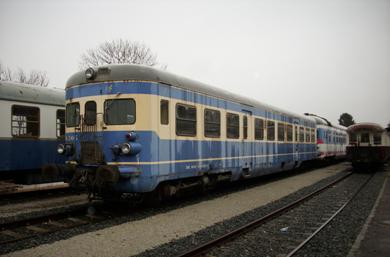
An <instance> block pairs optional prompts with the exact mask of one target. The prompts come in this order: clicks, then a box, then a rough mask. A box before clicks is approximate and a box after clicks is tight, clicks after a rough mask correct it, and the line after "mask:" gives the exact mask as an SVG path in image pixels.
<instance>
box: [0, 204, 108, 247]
mask: <svg viewBox="0 0 390 257" xmlns="http://www.w3.org/2000/svg"><path fill="white" fill-rule="evenodd" d="M108 217H112V213H107V212H100V213H99V215H98V216H96V215H88V214H87V212H86V206H85V207H79V208H76V209H73V210H69V211H64V212H60V213H55V214H48V215H44V216H41V217H33V218H27V219H23V220H17V221H11V222H7V223H3V224H1V225H0V245H6V244H10V243H15V242H18V241H21V240H25V239H30V238H34V237H38V236H41V235H44V234H49V233H54V232H58V231H62V230H66V229H70V228H75V227H80V226H83V225H87V224H91V223H94V222H99V221H102V220H105V219H107V218H108Z"/></svg>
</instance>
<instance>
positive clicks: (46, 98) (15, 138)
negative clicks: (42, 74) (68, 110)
mask: <svg viewBox="0 0 390 257" xmlns="http://www.w3.org/2000/svg"><path fill="white" fill-rule="evenodd" d="M64 97H65V92H64V90H60V89H52V88H42V87H38V86H32V85H26V84H21V83H14V82H6V81H0V118H1V122H0V149H1V156H0V177H1V178H3V179H13V180H16V181H21V182H28V181H30V182H32V181H31V180H32V177H34V175H33V174H34V173H39V172H40V170H41V167H42V166H43V165H45V164H47V163H61V162H62V163H64V162H65V158H64V157H63V156H59V155H58V154H56V153H55V151H56V149H57V145H58V144H59V143H60V142H63V141H64V134H65V101H64ZM53 151H54V152H53ZM37 176H38V177H39V176H40V175H37ZM34 180H35V179H34Z"/></svg>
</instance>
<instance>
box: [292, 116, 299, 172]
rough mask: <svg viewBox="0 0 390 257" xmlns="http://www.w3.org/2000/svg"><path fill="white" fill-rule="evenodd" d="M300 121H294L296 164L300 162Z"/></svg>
mask: <svg viewBox="0 0 390 257" xmlns="http://www.w3.org/2000/svg"><path fill="white" fill-rule="evenodd" d="M297 123H298V121H294V124H295V125H294V138H293V161H294V163H295V166H297V164H298V163H299V126H298V125H297Z"/></svg>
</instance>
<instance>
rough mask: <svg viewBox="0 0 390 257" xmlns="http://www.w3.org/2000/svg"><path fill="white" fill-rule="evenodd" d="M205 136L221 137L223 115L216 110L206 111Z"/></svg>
mask: <svg viewBox="0 0 390 257" xmlns="http://www.w3.org/2000/svg"><path fill="white" fill-rule="evenodd" d="M204 136H205V137H220V136H221V113H220V112H219V111H216V110H210V109H205V110H204Z"/></svg>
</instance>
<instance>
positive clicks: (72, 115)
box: [65, 103, 80, 128]
mask: <svg viewBox="0 0 390 257" xmlns="http://www.w3.org/2000/svg"><path fill="white" fill-rule="evenodd" d="M65 115H66V119H65V123H66V126H67V127H68V128H70V127H77V126H78V125H80V104H79V103H71V104H67V105H66V112H65Z"/></svg>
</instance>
